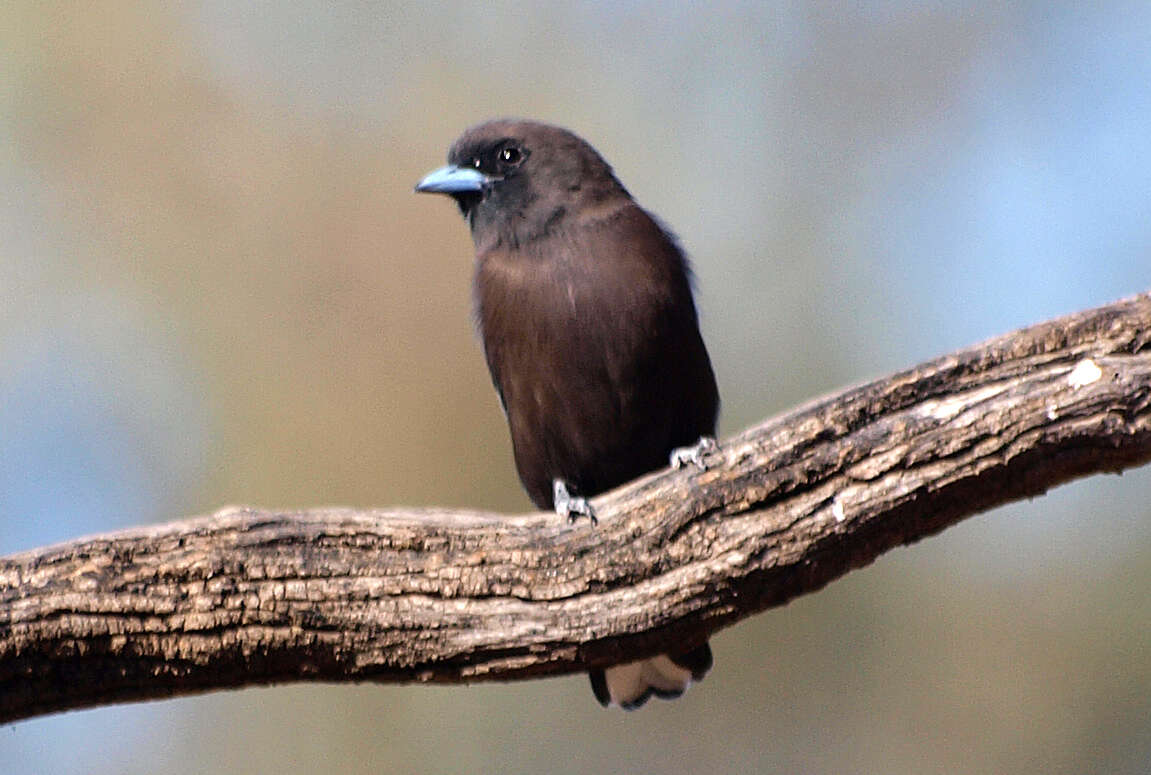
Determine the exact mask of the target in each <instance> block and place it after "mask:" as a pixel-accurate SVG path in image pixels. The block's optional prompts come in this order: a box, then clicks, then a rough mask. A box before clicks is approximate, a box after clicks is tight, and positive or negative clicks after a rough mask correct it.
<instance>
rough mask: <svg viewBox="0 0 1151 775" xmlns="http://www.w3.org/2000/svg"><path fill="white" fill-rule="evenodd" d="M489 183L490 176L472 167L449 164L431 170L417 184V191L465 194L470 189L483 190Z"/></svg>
mask: <svg viewBox="0 0 1151 775" xmlns="http://www.w3.org/2000/svg"><path fill="white" fill-rule="evenodd" d="M487 183H488V176H487V175H485V174H483V173H482V172H480V171H479V170H474V169H472V168H471V167H457V166H455V165H454V164H449V165H448V166H446V167H440V168H439V169H438V170H435V171H434V172H429V173H428V174H427V175H425V176H424V179H423V180H421V181H420V182H419V183H417V184H416V191H420V192H423V193H433V194H464V193H467V192H469V191H482V190H483V188H484V186H485V185H487Z"/></svg>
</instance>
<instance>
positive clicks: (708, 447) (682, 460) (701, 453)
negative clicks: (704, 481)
mask: <svg viewBox="0 0 1151 775" xmlns="http://www.w3.org/2000/svg"><path fill="white" fill-rule="evenodd" d="M718 449H719V445H718V444H716V443H715V439H713V438H712V437H711V436H700V437H699V441H697V442H696V443H695V444H693V445H692V446H690V447H676V448H675V449H673V450H672V451H671V455H669V456H668V462H669V463H670V464H671V467H672V468H683V467H684V466H686V465H687V464H688V463H691V464H692V465H694V466H695V467H696V468H699V469H700V470H702V471H706V470H707V456H708V455H710V454H712V453H713V452H716V451H717V450H718Z"/></svg>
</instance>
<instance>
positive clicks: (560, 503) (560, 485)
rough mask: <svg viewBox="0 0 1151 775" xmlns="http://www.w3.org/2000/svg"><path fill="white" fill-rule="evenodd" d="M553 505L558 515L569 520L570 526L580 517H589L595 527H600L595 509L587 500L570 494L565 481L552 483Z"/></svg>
mask: <svg viewBox="0 0 1151 775" xmlns="http://www.w3.org/2000/svg"><path fill="white" fill-rule="evenodd" d="M552 504H553V505H554V507H555V510H556V514H559V515H560V516H561V517H565V518H567V521H568V523H569V524H574V523H575V522H576V521H577V520H579V518H580V517H587V518H588V519H589V520H591V523H592V524H593V525H598V524H599V520H598V519H596V517H595V509H593V508H592V507H591V504H590V503H588V501H587V498H581V497H578V496H575V495H572V494H571V493H570V492H568V488H567V483H566V482H564V480H563V479H555V480H553V481H552Z"/></svg>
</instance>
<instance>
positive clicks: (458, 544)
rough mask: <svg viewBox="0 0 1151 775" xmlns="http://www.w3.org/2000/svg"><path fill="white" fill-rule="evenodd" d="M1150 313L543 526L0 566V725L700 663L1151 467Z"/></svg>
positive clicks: (254, 529) (375, 532) (303, 539)
mask: <svg viewBox="0 0 1151 775" xmlns="http://www.w3.org/2000/svg"><path fill="white" fill-rule="evenodd" d="M1149 344H1151V295H1147V294H1144V295H1141V296H1138V297H1135V298H1132V299H1128V300H1124V301H1121V302H1118V303H1116V304H1113V305H1110V306H1106V307H1101V308H1099V309H1095V310H1090V311H1087V312H1082V313H1078V314H1075V315H1070V316H1068V317H1065V318H1061V319H1058V320H1054V321H1051V322H1048V323H1044V324H1040V325H1037V326H1034V327H1032V328H1029V329H1025V330H1023V331H1019V332H1016V333H1014V334H1010V335H1008V336H1004V337H1001V338H999V339H995V340H992V341H990V342H987V343H985V344H983V345H979V346H976V347H973V348H970V349H967V350H963V351H960V352H958V353H955V354H953V355H949V356H946V357H943V358H940V359H938V360H934V361H931V362H929V363H925V364H923V365H921V366H917V367H916V368H913V369H910V370H908V371H904V372H901V373H898V374H895V375H893V376H891V377H888V378H886V379H881V380H878V381H875V382H872V383H869V384H866V385H862V386H860V387H856V388H852V389H849V390H847V391H844V392H842V393H839V394H837V395H834V396H830V397H828V398H824V399H821V400H818V401H815V402H813V403H810V404H808V405H806V406H804V407H801V408H799V409H797V410H795V411H793V412H791V413H789V414H787V415H784V416H782V417H779V418H776V419H772V420H769V421H767V422H765V423H763V424H762V425H759V426H758V427H755V428H752V429H750V430H747V431H745V432H743V433H741V434H739V435H738V436H736V437H734V438H732V439H729V440H727V441H726V442H725V443H723V445H722V447H721V449H720V451H719V453H718V454H717V455H716V456H715V457H714V459H713V467H712V468H710V469H709V470H707V471H678V472H670V471H665V472H661V473H659V474H655V475H652V476H649V477H646V478H644V479H641V480H639V481H637V482H634V483H632V484H630V485H628V486H626V487H624V488H621V489H620V490H617V491H615V492H613V493H610V494H608V495H605V496H604V497H601V498H598V499H596V501H595V506H596V507H597V509H598V512H599V515H600V523H599V526H598V527H596V528H592V527H590V526H589V525H588V524H587V523H586V522H581V523H579V524H576V525H574V526H569V525H567V524H564V523H563V522H562V521H561V520H559V519H557V518H556V517H554V516H552V515H542V514H532V515H525V516H501V515H495V514H485V513H477V512H460V511H446V510H434V509H433V510H412V509H383V510H375V511H353V510H349V509H338V508H320V509H311V510H308V511H302V512H292V513H281V512H271V511H265V510H260V509H250V508H231V509H225V510H223V511H221V512H218V513H217V514H214V515H212V516H208V517H201V518H195V519H189V520H184V521H180V522H172V523H169V524H165V525H158V526H154V527H145V528H139V529H134V530H126V531H122V532H116V533H109V534H106V535H100V536H95V537H91V538H84V539H79V540H76V541H71V542H69V543H66V544H61V545H58V546H53V547H48V548H44V549H39V550H36V551H32V552H26V553H23V554H18V555H14V556H10V557H7V558H4V559H0V721H7V720H13V719H19V718H25V717H28V716H33V715H37V714H43V713H49V712H52V711H58V710H63V709H68V708H80V707H87V706H91V705H97V704H103V703H110V702H118V701H125V700H137V699H146V698H157V697H163V696H168V695H173V694H183V693H189V692H195V691H203V690H208V689H217V688H223V687H237V686H243V685H251V684H266V683H271V682H282V681H300V680H315V681H349V680H352V681H362V680H373V681H446V682H455V681H472V680H484V679H512V678H526V677H530V676H537V675H549V674H556V673H563V672H569V671H574V670H582V669H585V668H586V667H587V666H588V665H589V664H607V663H611V662H613V661H618V660H622V659H625V658H636V657H639V656H641V655H644V654H649V653H653V652H655V651H656V650H658V649H659V648H660V647H661V646H662V645H665V644H666V643H668V642H677V643H689V642H692V641H696V640H699V639H701V638H703V637H705V636H706V635H707V634H708V633H710V632H712V631H714V630H716V629H719V628H721V627H724V626H726V625H729V624H732V623H733V622H735V621H737V620H739V619H741V618H744V617H747V616H749V615H751V614H753V613H755V612H757V611H761V610H763V609H764V608H767V607H770V606H774V605H779V604H781V603H783V602H785V601H787V600H789V599H791V598H793V597H795V596H796V595H800V594H804V593H807V592H811V591H814V590H816V589H819V588H820V587H822V586H823V585H825V584H826V583H828V582H829V581H831V580H832V579H834V578H836V577H838V576H840V575H842V574H844V573H846V572H847V571H849V570H851V569H852V568H857V567H860V566H863V565H866V564H867V563H870V562H871V561H872V560H874V559H875V558H876V557H877V556H878V555H879V554H881V553H882V552H884V551H886V550H887V549H890V548H892V547H894V546H897V545H900V544H906V543H910V542H912V541H916V540H918V539H920V538H922V537H924V536H927V535H930V534H933V533H935V532H937V531H939V530H942V529H943V528H944V527H947V526H948V525H951V524H953V523H955V522H957V521H959V520H960V519H962V518H964V517H966V516H969V515H971V514H974V513H976V512H979V511H981V510H984V509H986V508H989V507H991V506H994V505H996V504H999V503H1003V502H1005V501H1009V500H1014V499H1018V498H1023V497H1029V496H1033V495H1037V494H1039V493H1042V492H1043V491H1044V490H1046V489H1047V488H1049V487H1051V486H1053V485H1055V484H1058V483H1061V482H1065V481H1068V480H1070V479H1072V478H1075V477H1077V476H1082V475H1085V474H1089V473H1095V472H1106V471H1118V470H1120V469H1122V468H1125V467H1128V466H1132V465H1135V464H1138V463H1142V462H1145V461H1147V460H1148V459H1151V346H1149Z"/></svg>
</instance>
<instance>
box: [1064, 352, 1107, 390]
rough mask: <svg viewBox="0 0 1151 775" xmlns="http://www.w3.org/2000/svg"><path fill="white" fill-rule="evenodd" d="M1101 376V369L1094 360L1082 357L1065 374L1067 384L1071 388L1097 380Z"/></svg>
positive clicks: (1083, 385)
mask: <svg viewBox="0 0 1151 775" xmlns="http://www.w3.org/2000/svg"><path fill="white" fill-rule="evenodd" d="M1102 376H1103V370H1102V369H1101V368H1099V367H1098V366H1096V365H1095V361H1093V360H1091V359H1090V358H1084V359H1083V360H1081V361H1079V363H1077V364H1075V368H1074V369H1072V370H1071V373H1070V374H1068V375H1067V384H1069V385H1071V387H1073V388H1079V387H1085V386H1087V385H1090V384H1091V383H1092V382H1097V381H1098V380H1099V378H1100V377H1102Z"/></svg>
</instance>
